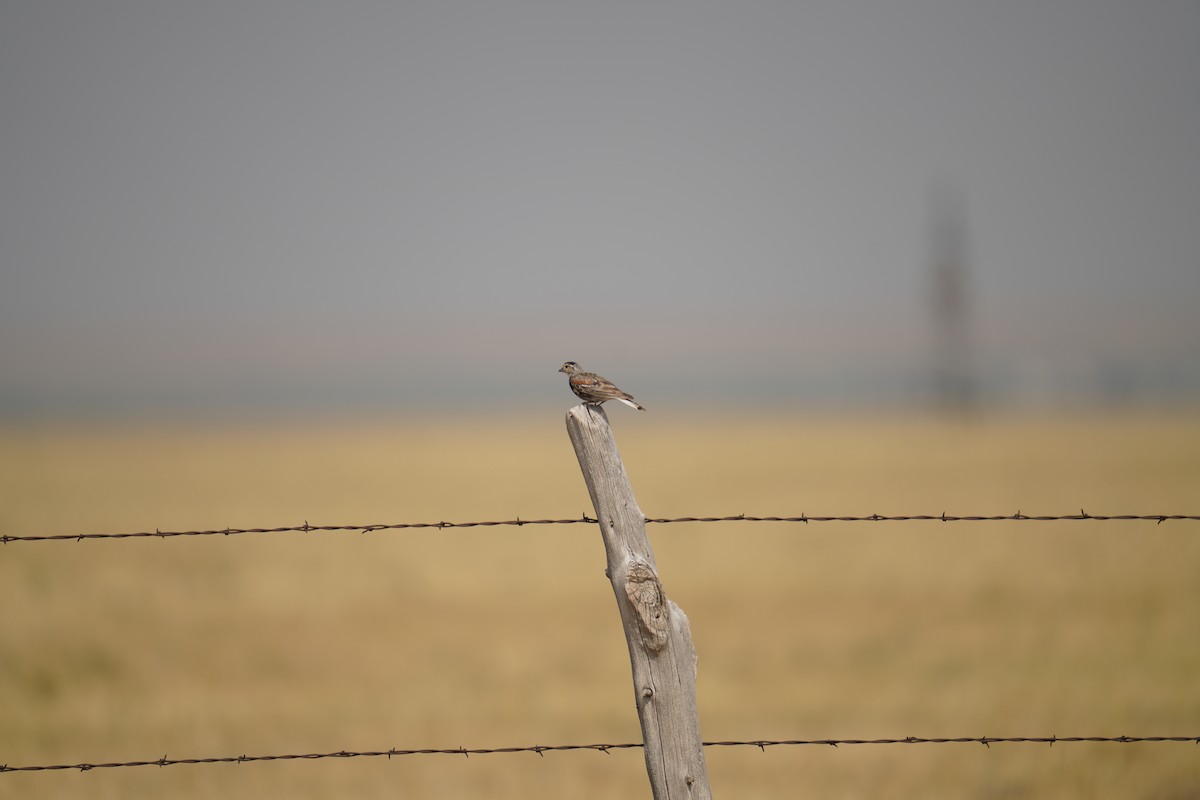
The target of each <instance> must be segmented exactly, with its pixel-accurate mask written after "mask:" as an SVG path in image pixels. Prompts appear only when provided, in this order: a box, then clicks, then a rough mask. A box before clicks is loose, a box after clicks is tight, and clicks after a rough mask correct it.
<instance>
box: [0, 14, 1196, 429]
mask: <svg viewBox="0 0 1200 800" xmlns="http://www.w3.org/2000/svg"><path fill="white" fill-rule="evenodd" d="M941 193H946V194H944V196H949V197H955V198H957V201H956V202H957V203H958V204H959V205H958V206H957V207H958V208H959V210H960V211H961V212H962V213H963V214H964V218H965V220H966V226H965V227H966V231H967V234H968V236H967V242H968V246H967V252H968V253H969V259H968V266H969V275H968V283H967V285H968V288H969V293H968V296H969V305H968V307H969V308H970V310H971V312H972V314H971V318H970V324H971V340H972V348H973V350H972V352H973V353H974V354H975V357H976V359H977V364H978V366H979V369H981V370H983V371H985V372H988V371H990V372H991V374H992V375H993V380H996V381H999V380H1004V381H1008V380H1013V381H1018V382H1019V381H1024V380H1032V381H1035V382H1036V381H1037V380H1041V379H1045V378H1046V376H1057V375H1062V374H1064V373H1069V372H1070V371H1071V370H1080V371H1082V372H1085V373H1087V374H1092V371H1094V369H1096V368H1097V365H1099V368H1101V369H1109V370H1111V371H1113V372H1114V374H1118V375H1125V376H1127V377H1128V376H1130V375H1132V376H1133V378H1130V380H1134V379H1135V378H1136V379H1137V380H1140V379H1141V378H1140V377H1138V376H1139V375H1141V376H1142V377H1145V376H1144V375H1142V373H1143V372H1148V373H1150V374H1151V375H1150V378H1149V379H1150V380H1151V381H1152V382H1154V381H1157V382H1158V383H1162V382H1164V381H1166V382H1167V383H1171V381H1174V382H1175V384H1177V385H1180V386H1200V314H1198V313H1197V310H1196V306H1197V301H1198V300H1200V3H1196V2H1194V0H1182V1H1181V2H1158V1H1157V0H1152V1H1151V2H1144V3H1131V2H1104V1H1103V0H1070V1H1069V2H1067V1H1062V2H1053V1H1051V2H1041V1H1039V2H1004V3H996V2H991V3H985V2H962V0H947V2H934V1H932V0H931V1H930V2H914V1H911V0H898V1H889V2H875V3H864V2H842V1H840V0H839V1H838V2H815V3H814V2H796V3H757V2H738V3H707V2H661V3H655V2H649V3H647V2H639V3H625V2H604V3H586V4H584V3H574V2H546V3H530V2H477V3H460V2H441V1H439V2H429V3H411V2H397V3H378V2H337V3H333V2H325V3H320V2H307V1H306V0H286V1H285V0H280V1H279V2H252V1H251V0H232V1H230V2H224V1H222V0H208V1H206V2H182V1H180V2H174V1H173V0H130V1H129V2H116V1H113V0H86V1H81V2H60V1H59V0H46V2H26V3H16V2H8V3H3V4H0V409H6V410H8V411H10V412H11V411H22V412H23V411H30V410H34V411H36V410H41V409H50V410H73V409H86V408H88V407H90V406H97V407H112V408H120V407H130V408H141V407H159V406H161V407H171V406H181V407H182V406H188V407H191V408H195V409H200V410H203V409H205V408H208V407H218V406H220V407H226V406H228V407H232V408H238V407H243V406H244V407H251V406H265V407H270V406H272V405H274V404H277V403H278V404H280V405H283V404H293V405H300V406H322V405H328V406H336V405H338V404H346V403H349V404H352V405H353V404H356V403H363V404H367V405H370V404H372V403H374V404H378V405H380V406H383V407H387V406H389V405H395V406H396V407H398V408H403V407H410V406H411V407H418V406H422V407H424V406H428V405H431V404H432V405H438V404H442V403H447V404H453V405H456V406H463V405H467V406H470V405H475V404H482V403H483V402H485V401H486V400H487V399H488V397H489V395H494V396H495V397H496V398H497V399H498V400H503V401H504V402H506V403H519V404H525V405H532V406H545V407H553V406H555V405H567V404H569V402H570V397H569V396H567V395H565V391H566V390H565V380H563V376H561V375H557V374H556V373H555V372H554V370H555V369H556V368H557V366H558V365H559V364H560V363H561V362H562V361H564V360H566V359H574V360H577V361H580V362H581V363H583V364H584V366H585V367H590V368H594V369H597V370H599V371H601V372H604V373H606V374H609V376H610V377H613V378H615V379H618V382H620V383H622V384H624V385H625V388H627V389H629V390H630V391H633V392H634V394H636V395H638V397H639V399H644V400H645V401H646V403H647V405H653V403H652V402H651V399H652V398H654V399H658V398H663V399H670V400H672V401H674V400H676V399H678V400H680V401H681V402H682V400H683V399H690V400H701V401H703V400H704V399H706V398H733V399H734V400H735V401H736V400H739V399H747V398H749V397H750V395H754V394H757V393H766V394H770V393H774V394H775V395H777V396H781V397H784V398H785V399H786V398H788V397H792V398H804V397H810V396H813V393H814V392H815V393H817V394H820V395H821V396H822V397H825V398H826V399H830V398H832V399H835V400H836V399H837V398H838V397H839V396H840V395H839V393H846V394H847V395H849V394H852V393H853V392H854V391H855V387H858V389H859V390H861V391H874V388H873V387H875V384H873V383H872V381H871V379H870V376H872V375H875V376H879V375H884V376H885V377H886V378H887V380H888V381H891V382H893V384H894V383H895V382H896V381H899V382H900V383H904V381H906V380H907V381H909V382H910V384H911V382H912V381H916V382H919V381H920V380H921V375H922V373H921V369H922V368H923V367H922V364H923V363H925V361H927V360H928V354H929V340H930V327H931V326H930V321H929V319H928V316H929V295H930V287H929V280H928V271H929V263H928V262H929V253H930V248H931V244H930V241H929V229H930V225H931V220H930V217H931V206H933V207H936V203H935V202H933V201H932V200H931V198H937V197H941V196H943V194H941ZM1131 365H1132V366H1131ZM997 375H999V376H1000V377H999V378H996V377H995V376H997ZM1031 376H1032V377H1031ZM1164 376H1165V377H1164ZM910 384H906V385H910ZM881 385H882V384H881ZM822 387H824V388H825V389H826V390H827V391H824V392H823V393H822V391H821V390H822ZM829 387H833V388H832V389H831V388H829Z"/></svg>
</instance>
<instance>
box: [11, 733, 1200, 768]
mask: <svg viewBox="0 0 1200 800" xmlns="http://www.w3.org/2000/svg"><path fill="white" fill-rule="evenodd" d="M1085 742H1090V743H1107V744H1135V743H1143V744H1145V743H1163V742H1190V743H1192V744H1200V736H960V737H955V738H926V737H923V736H905V737H904V738H901V739H752V740H747V741H724V742H704V743H703V744H704V746H705V747H757V748H758V749H759V750H762V751H764V752H765V751H766V749H767V748H768V747H786V746H797V745H813V744H815V745H825V746H828V747H839V746H841V745H856V744H875V745H885V744H981V745H983V746H985V747H989V748H990V747H991V746H992V745H993V744H1048V745H1050V746H1054V745H1055V744H1060V743H1069V744H1078V743H1085ZM643 746H644V745H643V744H641V743H640V742H624V743H620V744H554V745H541V744H537V745H528V746H524V747H478V748H466V747H456V748H452V749H434V748H422V749H419V750H401V749H397V748H389V749H387V750H338V751H335V752H330V753H291V754H284V755H263V756H248V755H240V756H215V757H211V758H167V757H166V756H165V755H164V756H163V757H162V758H156V759H154V760H152V761H111V762H105V763H88V762H81V763H77V764H30V765H24V766H10V765H8V764H0V772H50V771H54V770H67V769H71V770H75V769H77V770H80V771H82V772H87V771H89V770H93V769H112V768H116V767H171V766H176V765H178V764H242V763H246V762H251V761H296V760H316V759H323V758H379V757H384V756H386V757H387V758H388V759H391V758H392V757H393V756H396V757H399V756H432V755H447V756H465V757H468V758H469V757H471V756H475V755H497V754H510V753H536V754H537V755H539V756H540V755H544V754H545V753H550V752H561V751H565V750H593V751H598V752H601V753H606V754H607V753H608V752H609V751H610V750H630V749H636V748H641V747H643Z"/></svg>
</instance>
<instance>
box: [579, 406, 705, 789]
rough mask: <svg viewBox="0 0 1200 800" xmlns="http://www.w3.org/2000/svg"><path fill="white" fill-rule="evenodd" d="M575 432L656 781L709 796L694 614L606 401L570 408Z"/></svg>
mask: <svg viewBox="0 0 1200 800" xmlns="http://www.w3.org/2000/svg"><path fill="white" fill-rule="evenodd" d="M567 433H568V434H569V435H570V437H571V444H572V445H574V447H575V455H576V456H577V457H578V458H579V467H580V469H582V470H583V479H584V481H585V482H586V483H587V488H588V494H590V495H591V497H592V506H593V507H594V508H595V509H596V518H597V519H598V520H599V521H600V535H601V536H602V537H603V538H604V550H605V552H606V553H607V554H608V569H607V574H608V578H609V580H611V581H612V587H613V592H614V593H615V594H616V596H617V607H618V608H619V609H620V610H621V624H622V625H623V626H624V628H625V641H626V642H627V643H628V645H629V662H630V664H631V666H632V667H633V689H634V694H635V697H636V699H637V710H638V717H639V718H640V719H641V723H642V742H643V743H644V745H645V755H646V771H647V772H648V773H649V775H650V788H651V789H652V791H653V792H654V798H655V800H668V798H670V799H671V800H682V798H695V799H696V800H708V799H709V798H711V797H712V791H711V790H710V789H709V786H708V769H707V767H706V766H705V763H704V748H703V745H702V743H701V742H702V740H701V738H700V715H699V712H698V710H697V707H696V649H695V647H693V646H692V632H691V629H690V628H689V627H688V618H687V616H686V615H685V614H684V613H683V611H682V610H680V608H679V606H677V605H675V604H674V603H673V602H671V601H670V600H668V599H667V596H666V594H665V593H664V592H663V588H662V584H661V583H660V582H659V580H658V571H657V569H656V567H655V564H654V552H653V551H652V550H651V549H650V540H649V539H648V538H647V537H646V517H645V515H644V514H642V511H641V509H640V508H638V505H637V501H636V500H635V499H634V497H633V488H632V487H631V486H630V485H629V478H628V476H626V474H625V467H624V465H623V464H622V463H621V457H620V456H619V455H618V454H617V443H616V441H615V440H614V439H613V435H612V428H610V427H609V424H608V415H607V414H605V413H604V409H602V408H601V407H599V406H588V405H578V406H575V407H574V408H572V409H571V410H570V411H568V412H567Z"/></svg>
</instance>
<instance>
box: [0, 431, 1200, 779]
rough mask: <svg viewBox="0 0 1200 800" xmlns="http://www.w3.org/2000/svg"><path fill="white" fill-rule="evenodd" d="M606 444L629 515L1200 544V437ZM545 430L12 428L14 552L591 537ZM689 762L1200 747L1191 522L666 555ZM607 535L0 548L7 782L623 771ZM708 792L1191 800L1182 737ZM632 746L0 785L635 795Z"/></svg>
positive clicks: (726, 537)
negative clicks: (1056, 740)
mask: <svg viewBox="0 0 1200 800" xmlns="http://www.w3.org/2000/svg"><path fill="white" fill-rule="evenodd" d="M610 418H611V419H612V420H613V426H614V429H615V431H616V435H617V439H618V442H619V444H620V446H621V451H622V456H623V458H624V460H625V463H626V468H627V471H628V472H629V474H630V477H631V479H632V481H633V484H634V488H635V491H636V492H637V495H638V500H639V503H640V505H641V507H642V509H643V511H645V512H646V513H647V514H648V515H649V516H677V515H710V514H711V515H727V514H737V513H748V514H781V515H792V514H799V513H801V512H805V513H808V514H852V515H861V514H870V513H880V514H907V513H940V512H942V511H945V512H947V513H950V514H956V513H992V514H1010V513H1012V512H1015V511H1017V510H1020V511H1022V512H1024V513H1028V514H1037V513H1047V514H1058V513H1073V512H1077V511H1078V510H1079V509H1080V507H1083V508H1085V509H1086V510H1087V511H1089V512H1091V513H1096V514H1103V513H1191V514H1195V513H1200V414H1195V413H1183V412H1175V413H1161V414H1150V413H1120V414H1118V413H1111V414H1100V413H1095V414H1082V415H1060V416H1053V417H1040V416H1006V417H996V418H989V417H983V418H981V419H978V420H974V421H971V422H965V421H958V422H950V421H944V420H937V419H931V418H927V417H917V416H890V417H884V416H875V417H866V416H849V415H847V416H787V415H782V414H780V415H772V416H761V415H760V416H757V417H755V416H752V415H750V416H747V415H740V416H738V415H724V416H718V415H710V416H702V415H695V414H694V415H686V416H678V415H677V416H674V417H672V416H669V415H668V414H666V413H663V412H658V411H651V412H650V413H647V414H634V413H632V412H626V410H624V409H614V410H613V411H612V412H611V415H610ZM584 511H588V512H590V511H591V509H590V507H589V505H588V499H587V492H586V490H585V488H584V485H583V481H582V479H581V477H580V475H579V471H578V467H577V465H576V463H575V460H574V454H573V452H572V450H571V447H570V443H569V441H568V439H567V435H566V432H565V428H564V425H563V420H562V416H561V414H551V415H548V416H547V417H545V418H540V419H532V418H530V417H528V416H524V417H502V418H500V419H493V420H490V421H484V420H482V419H475V418H464V419H454V418H441V419H419V420H417V419H398V420H374V421H370V422H365V421H359V422H353V423H335V422H331V421H326V422H320V423H300V422H291V423H273V424H244V425H234V424H223V425H218V424H215V423H209V424H194V425H168V424H165V423H164V424H151V423H146V424H141V425H132V424H126V425H121V426H107V427H100V426H97V425H87V424H80V425H76V426H56V427H23V428H18V427H15V426H10V427H8V428H3V429H0V533H6V534H10V535H11V534H34V533H81V532H116V531H127V530H145V529H154V528H160V529H163V530H170V529H184V530H187V529H198V528H223V527H226V526H233V527H252V526H260V525H261V526H277V525H292V524H300V523H302V522H303V521H305V520H307V521H308V522H310V523H313V524H322V523H343V522H348V523H355V524H368V523H377V522H397V521H438V520H452V521H465V520H477V519H510V518H513V517H516V516H521V517H523V518H534V517H577V516H579V515H580V514H581V513H582V512H584ZM650 535H651V539H652V541H653V543H654V547H655V551H656V554H657V558H658V565H659V570H660V573H661V576H662V579H663V582H664V585H665V587H666V590H667V592H668V593H669V595H670V596H671V597H672V598H673V599H674V600H675V601H676V602H678V603H679V604H680V606H681V607H682V608H683V609H684V610H685V611H686V612H687V613H688V616H689V617H690V619H691V623H692V630H693V634H694V637H695V642H696V647H697V650H698V652H699V655H700V666H699V679H698V689H699V704H700V709H701V715H702V728H703V731H704V735H705V737H706V738H707V739H716V740H722V739H759V738H768V739H769V738H827V737H848V738H855V737H862V738H875V737H895V736H907V735H913V736H983V735H987V736H1019V735H1046V734H1056V735H1059V736H1067V735H1080V734H1082V735H1106V736H1118V735H1147V734H1166V735H1191V736H1195V735H1200V523H1196V522H1168V523H1164V524H1162V525H1155V524H1153V523H1148V522H1129V523H1125V522H1060V523H1034V522H1025V523H1013V522H990V523H954V524H943V523H919V522H906V523H829V524H824V525H817V524H810V525H807V526H803V525H799V524H775V523H771V524H767V523H756V524H750V523H729V524H725V523H722V524H676V525H669V526H652V527H651V528H650ZM603 568H604V555H603V552H602V548H601V544H600V537H599V535H598V533H597V531H596V530H595V529H594V528H593V527H591V526H585V525H570V526H546V527H538V526H530V527H521V528H516V527H500V528H478V529H454V530H444V531H438V530H418V531H394V532H379V533H370V534H360V533H319V534H318V533H312V534H269V535H261V536H257V535H246V536H235V537H203V538H201V537H186V538H174V539H166V540H160V539H136V540H121V541H82V542H49V543H10V544H8V545H7V546H4V547H0V763H8V764H10V765H23V764H48V763H59V762H78V761H87V762H103V761H109V760H116V761H124V760H138V759H154V758H158V757H160V756H163V755H167V756H169V757H173V758H174V757H192V756H226V755H238V754H243V753H245V754H253V755H258V754H270V753H304V752H327V751H336V750H342V749H346V750H374V749H386V748H388V747H396V748H418V747H429V748H453V747H458V746H467V747H500V746H507V745H533V744H561V743H590V742H626V741H637V740H638V739H639V735H640V734H639V730H638V725H637V718H636V714H635V712H634V708H633V690H632V686H631V682H630V676H629V665H628V657H627V654H626V651H625V644H624V639H623V637H622V634H621V628H620V624H619V621H618V619H617V612H616V606H615V603H614V601H613V598H612V596H611V589H610V587H609V585H608V583H607V580H606V579H605V577H604V575H603ZM707 756H708V765H709V773H710V778H711V783H712V787H713V791H714V794H715V796H717V797H719V798H720V797H724V798H735V797H736V798H739V799H740V800H748V799H753V798H783V797H820V798H830V799H837V798H867V797H871V798H874V797H888V798H922V800H928V799H929V798H981V799H982V800H993V799H996V800H998V799H999V798H1095V797H1122V798H1147V800H1184V799H1185V798H1198V797H1200V747H1197V746H1196V745H1194V744H1169V743H1168V744H1128V745H1127V744H1074V745H1070V744H1059V745H1055V746H1054V747H1048V746H1045V745H995V746H992V747H991V748H985V747H983V746H980V745H977V744H976V745H966V744H960V745H911V746H909V745H901V746H871V745H862V746H843V747H839V748H832V747H818V746H808V747H781V748H775V749H769V750H767V751H766V752H760V751H758V750H757V749H753V748H710V749H709V750H708V752H707ZM648 794H649V792H648V788H647V784H646V777H645V771H644V767H643V763H642V755H641V752H640V751H638V750H628V751H617V752H613V753H612V754H610V755H603V754H600V753H595V752H572V753H549V754H546V755H545V756H544V757H539V756H537V755H533V754H519V755H486V756H478V757H472V758H469V759H465V758H462V757H458V756H414V757H405V758H397V759H392V760H390V761H389V760H387V759H351V760H320V761H290V762H268V763H253V764H241V765H234V764H219V765H211V766H186V765H184V766H172V767H168V768H161V769H160V768H155V767H143V768H131V769H112V770H93V771H89V772H71V771H64V772H53V773H8V774H0V797H12V798H68V797H70V798H74V797H89V798H135V797H156V798H160V797H170V798H202V797H203V798H210V797H222V798H243V797H244V798H251V797H253V798H259V797H288V798H333V797H355V798H374V797H378V798H383V797H389V798H391V797H431V798H432V797H436V798H460V797H463V798H465V797H487V798H530V797H581V798H582V797H588V798H593V797H612V798H630V797H647V796H648Z"/></svg>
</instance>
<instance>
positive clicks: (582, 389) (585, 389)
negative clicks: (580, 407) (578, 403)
mask: <svg viewBox="0 0 1200 800" xmlns="http://www.w3.org/2000/svg"><path fill="white" fill-rule="evenodd" d="M558 371H559V372H565V373H567V383H569V384H570V386H571V391H572V392H574V393H575V395H576V396H577V397H578V398H579V399H580V400H582V401H583V402H584V403H586V404H588V405H590V406H598V405H600V404H601V403H603V402H605V401H606V400H618V401H620V402H622V403H624V404H625V405H627V406H629V407H630V408H636V409H637V410H638V411H645V410H646V409H645V408H643V407H642V406H641V405H639V404H638V403H637V402H635V401H634V399H633V395H631V394H629V393H627V392H622V391H621V390H620V389H618V388H617V387H616V384H614V383H613V382H612V381H610V380H609V379H608V378H605V377H603V376H600V375H597V374H596V373H594V372H584V371H583V370H582V369H580V368H579V365H578V364H576V363H575V362H574V361H568V362H566V363H565V364H563V365H562V366H561V367H559V368H558Z"/></svg>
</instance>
